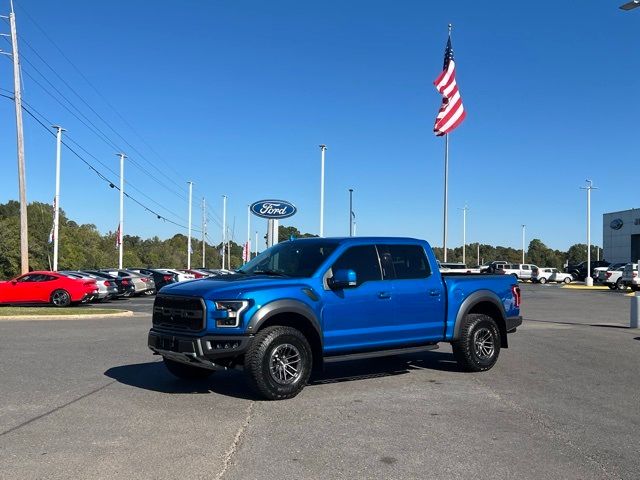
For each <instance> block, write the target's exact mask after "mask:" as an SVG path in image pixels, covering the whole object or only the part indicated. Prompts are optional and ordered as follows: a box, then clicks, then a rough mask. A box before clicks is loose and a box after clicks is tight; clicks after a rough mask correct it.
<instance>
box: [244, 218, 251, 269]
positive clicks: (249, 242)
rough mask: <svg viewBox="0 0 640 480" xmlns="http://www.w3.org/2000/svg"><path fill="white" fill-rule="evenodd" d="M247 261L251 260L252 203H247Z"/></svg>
mask: <svg viewBox="0 0 640 480" xmlns="http://www.w3.org/2000/svg"><path fill="white" fill-rule="evenodd" d="M246 252H247V253H246V255H245V257H246V258H245V262H248V261H249V260H251V205H247V248H246Z"/></svg>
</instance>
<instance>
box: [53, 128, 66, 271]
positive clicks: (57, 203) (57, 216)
mask: <svg viewBox="0 0 640 480" xmlns="http://www.w3.org/2000/svg"><path fill="white" fill-rule="evenodd" d="M53 128H55V129H56V130H57V134H56V194H55V196H54V197H53V204H54V211H53V271H54V272H57V271H58V241H59V240H58V232H59V231H60V153H61V152H60V151H61V145H62V132H64V128H62V127H60V126H58V125H53Z"/></svg>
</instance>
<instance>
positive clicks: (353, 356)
mask: <svg viewBox="0 0 640 480" xmlns="http://www.w3.org/2000/svg"><path fill="white" fill-rule="evenodd" d="M438 348H439V347H438V345H437V344H435V343H430V344H429V345H419V346H417V347H407V348H393V349H389V350H376V351H374V352H360V353H349V354H347V355H332V356H329V357H324V362H325V363H333V362H343V361H345V360H365V359H367V358H376V357H388V356H391V355H404V354H407V353H418V352H426V351H427V350H437V349H438Z"/></svg>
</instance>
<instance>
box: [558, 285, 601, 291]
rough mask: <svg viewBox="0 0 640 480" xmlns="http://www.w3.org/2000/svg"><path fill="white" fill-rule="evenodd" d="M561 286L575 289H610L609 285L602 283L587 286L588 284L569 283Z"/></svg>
mask: <svg viewBox="0 0 640 480" xmlns="http://www.w3.org/2000/svg"><path fill="white" fill-rule="evenodd" d="M560 288H568V289H574V290H603V291H606V290H610V288H609V287H604V286H600V285H598V286H595V285H594V286H593V287H587V286H586V285H571V284H568V285H563V286H561V287H560Z"/></svg>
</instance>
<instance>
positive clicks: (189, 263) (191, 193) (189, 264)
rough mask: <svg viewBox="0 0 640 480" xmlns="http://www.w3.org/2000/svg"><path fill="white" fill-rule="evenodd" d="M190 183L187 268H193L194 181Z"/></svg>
mask: <svg viewBox="0 0 640 480" xmlns="http://www.w3.org/2000/svg"><path fill="white" fill-rule="evenodd" d="M187 183H188V184H189V233H188V235H187V270H189V269H191V209H192V207H193V182H187Z"/></svg>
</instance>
